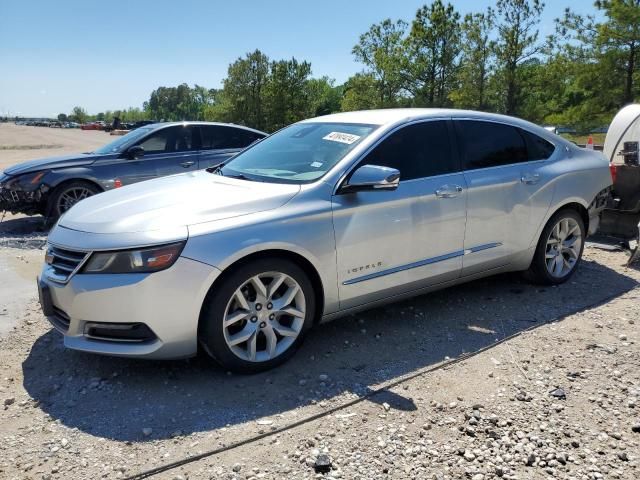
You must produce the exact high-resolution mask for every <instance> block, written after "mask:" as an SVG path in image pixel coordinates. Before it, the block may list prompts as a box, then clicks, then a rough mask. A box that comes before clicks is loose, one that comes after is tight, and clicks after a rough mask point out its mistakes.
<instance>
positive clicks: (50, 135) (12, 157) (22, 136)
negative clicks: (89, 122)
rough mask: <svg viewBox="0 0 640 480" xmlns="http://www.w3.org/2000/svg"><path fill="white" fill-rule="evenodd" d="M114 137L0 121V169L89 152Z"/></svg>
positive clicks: (91, 131)
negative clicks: (39, 159)
mask: <svg viewBox="0 0 640 480" xmlns="http://www.w3.org/2000/svg"><path fill="white" fill-rule="evenodd" d="M113 138H114V137H112V136H110V135H109V134H108V133H106V132H101V131H97V130H80V129H79V128H65V129H62V128H49V127H27V126H23V125H14V124H13V123H0V171H2V170H4V169H5V168H6V167H8V166H10V165H13V164H15V163H20V162H24V161H26V160H33V159H35V158H44V157H52V156H57V155H66V154H68V153H82V152H89V151H92V150H94V149H96V148H97V147H100V146H102V145H105V144H107V143H109V142H110V141H111V140H113Z"/></svg>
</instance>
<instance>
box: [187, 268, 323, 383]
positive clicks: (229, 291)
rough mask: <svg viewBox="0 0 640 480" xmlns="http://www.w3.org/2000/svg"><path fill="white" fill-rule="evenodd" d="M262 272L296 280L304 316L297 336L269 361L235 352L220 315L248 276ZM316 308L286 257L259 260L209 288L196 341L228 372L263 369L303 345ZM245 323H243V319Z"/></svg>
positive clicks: (308, 287)
mask: <svg viewBox="0 0 640 480" xmlns="http://www.w3.org/2000/svg"><path fill="white" fill-rule="evenodd" d="M265 272H281V273H284V274H285V275H288V276H289V277H291V278H292V279H293V280H295V282H297V283H298V285H299V286H300V289H301V290H302V293H303V294H304V301H305V312H304V313H305V315H304V320H303V324H302V327H301V330H300V332H299V333H298V337H297V338H296V339H295V340H294V341H293V343H292V344H291V345H290V346H289V347H288V348H287V349H286V350H285V351H283V352H282V353H280V354H279V355H277V356H276V357H275V358H271V359H270V360H265V361H260V362H256V361H248V360H245V359H243V358H240V357H239V356H238V355H236V354H235V353H234V352H233V351H232V350H231V347H229V345H228V344H227V341H226V340H225V333H224V329H223V318H224V315H225V313H226V309H227V306H228V305H229V302H230V301H231V299H232V297H233V295H234V293H235V292H236V290H238V289H239V288H240V287H242V286H243V285H244V284H245V282H247V281H248V280H249V279H250V278H252V277H254V276H255V275H260V274H263V273H265ZM315 309H316V302H315V292H314V288H313V285H312V283H311V281H310V280H309V277H308V276H307V274H306V273H305V272H304V270H303V269H302V268H300V267H299V266H298V265H297V264H295V263H294V262H291V261H289V260H286V259H280V258H262V259H258V260H256V261H252V262H250V263H247V264H244V265H241V266H239V267H237V268H235V269H233V270H231V271H230V272H229V273H228V274H225V276H224V278H223V279H221V281H219V282H217V283H216V285H215V287H214V288H212V289H211V291H210V292H209V294H208V295H207V298H206V299H205V302H204V305H203V309H202V314H201V317H200V325H199V331H198V337H199V341H200V344H201V345H202V346H203V348H204V350H205V351H206V352H207V353H208V354H209V355H210V356H211V357H212V358H213V359H214V360H215V361H216V362H217V363H219V364H220V365H221V366H222V367H223V368H225V369H227V370H229V371H232V372H236V373H242V374H250V373H258V372H262V371H265V370H269V369H271V368H274V367H276V366H278V365H280V364H282V363H284V362H285V361H287V360H288V359H289V358H291V356H293V354H294V353H295V352H296V350H297V349H298V348H299V347H300V345H301V344H302V341H303V339H304V336H305V334H306V332H307V331H308V330H309V328H311V326H312V325H313V319H314V318H315ZM244 322H245V324H246V321H244Z"/></svg>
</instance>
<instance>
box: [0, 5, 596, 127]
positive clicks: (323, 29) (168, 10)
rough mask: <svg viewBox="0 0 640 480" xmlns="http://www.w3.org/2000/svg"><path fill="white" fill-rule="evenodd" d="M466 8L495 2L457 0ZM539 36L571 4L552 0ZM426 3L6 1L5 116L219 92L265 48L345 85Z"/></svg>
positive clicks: (0, 21) (0, 26) (585, 8)
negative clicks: (389, 23) (358, 51)
mask: <svg viewBox="0 0 640 480" xmlns="http://www.w3.org/2000/svg"><path fill="white" fill-rule="evenodd" d="M450 1H451V3H453V5H454V6H455V7H456V9H457V10H458V11H460V12H461V13H462V14H465V13H468V12H471V11H480V10H484V9H485V8H486V7H487V6H489V5H492V6H495V0H493V1H490V0H489V1H485V0H450ZM546 3H547V4H548V5H547V7H546V8H545V12H544V15H543V18H542V21H541V24H540V32H541V35H542V36H546V35H548V34H550V33H552V32H553V30H554V25H553V20H554V18H557V17H559V16H562V13H563V11H564V9H565V8H566V7H567V6H571V7H572V8H574V9H578V11H579V12H580V13H593V12H592V10H593V9H592V8H591V5H592V4H593V2H592V1H591V0H573V1H571V0H547V2H546ZM424 4H425V0H394V1H389V0H321V1H317V0H316V1H313V0H312V1H309V0H270V1H259V0H226V1H220V0H180V1H176V0H137V1H134V0H128V1H127V0H125V1H115V2H108V1H106V2H105V1H93V0H82V1H79V0H57V1H51V0H0V115H10V116H14V115H20V116H56V115H57V114H58V113H61V112H64V113H69V112H70V111H71V109H72V108H73V107H74V106H76V105H79V106H82V107H84V108H85V109H86V110H87V111H88V112H89V113H92V114H95V113H98V112H100V111H104V110H116V109H121V108H126V107H129V106H136V107H141V106H142V102H144V101H145V100H147V99H148V98H149V94H150V93H151V91H152V90H154V89H155V88H157V87H158V86H175V85H178V84H180V83H188V84H190V85H193V84H196V83H197V84H199V85H203V86H206V87H208V88H218V87H220V86H221V81H222V80H223V79H224V77H225V76H226V71H227V67H228V65H229V64H230V63H231V62H233V61H234V60H236V59H237V58H238V57H241V56H244V54H245V53H247V52H250V51H253V50H255V49H256V48H259V49H260V50H262V51H263V52H264V53H266V54H267V55H268V56H269V57H270V58H271V59H283V58H291V57H295V58H297V59H298V60H302V59H304V60H307V61H310V62H311V65H312V68H313V74H314V75H315V76H323V75H327V76H329V77H330V78H334V79H335V80H336V81H337V82H338V83H341V82H344V81H345V80H346V79H347V78H348V77H349V76H350V75H352V74H353V73H355V72H357V71H360V70H361V69H362V65H359V64H358V63H356V61H355V60H354V58H353V55H352V54H351V49H352V47H353V45H355V44H356V43H357V41H358V37H359V35H360V34H361V33H364V32H365V31H367V30H368V28H369V27H370V26H371V25H372V24H373V23H377V22H380V21H382V20H384V19H385V18H392V19H394V20H396V19H403V20H405V21H411V19H412V18H413V17H414V15H415V12H416V10H417V9H418V8H419V7H420V6H422V5H424Z"/></svg>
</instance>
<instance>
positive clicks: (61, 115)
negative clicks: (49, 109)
mask: <svg viewBox="0 0 640 480" xmlns="http://www.w3.org/2000/svg"><path fill="white" fill-rule="evenodd" d="M68 120H69V118H68V117H67V114H66V113H59V114H58V121H59V122H67V121H68Z"/></svg>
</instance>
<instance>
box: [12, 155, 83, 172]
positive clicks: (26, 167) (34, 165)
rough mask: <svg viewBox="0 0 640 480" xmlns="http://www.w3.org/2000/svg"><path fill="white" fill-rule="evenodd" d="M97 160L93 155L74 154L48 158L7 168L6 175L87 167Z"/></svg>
mask: <svg viewBox="0 0 640 480" xmlns="http://www.w3.org/2000/svg"><path fill="white" fill-rule="evenodd" d="M95 160H96V155H94V154H91V153H74V154H73V155H63V156H60V157H48V158H41V159H38V160H30V161H28V162H23V163H19V164H17V165H14V166H12V167H9V168H7V169H6V170H5V171H4V173H6V174H7V175H22V174H23V173H31V172H38V171H40V170H45V169H53V168H63V167H75V166H80V165H87V164H89V163H93V162H94V161H95Z"/></svg>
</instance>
